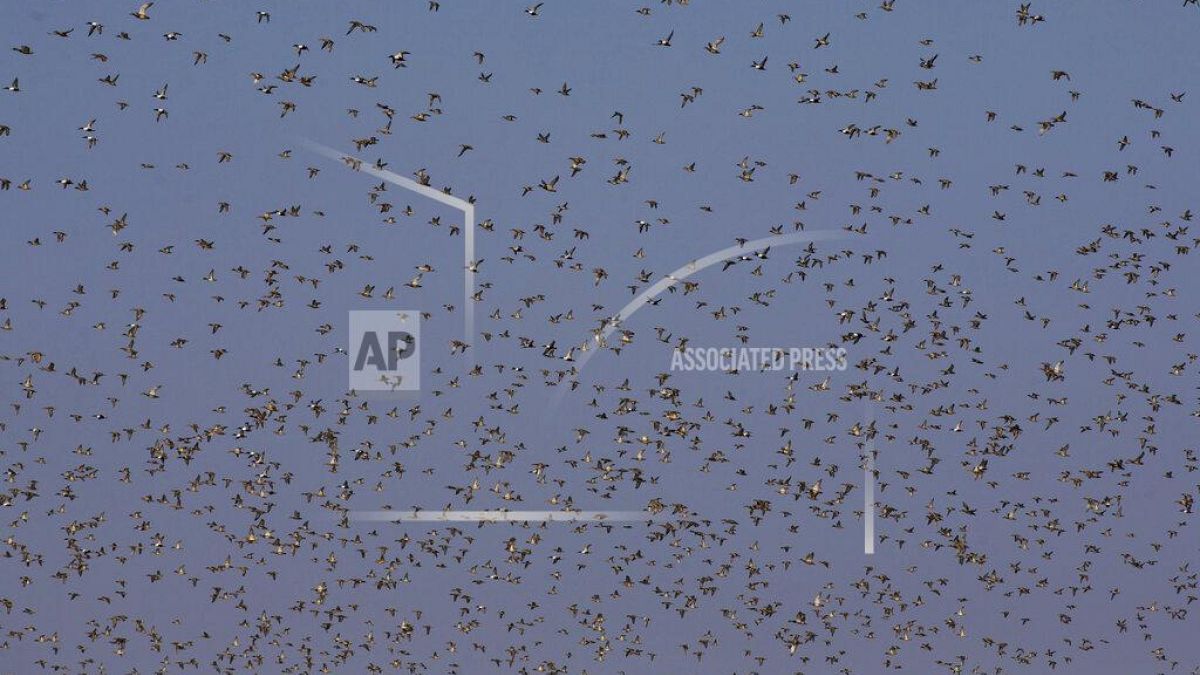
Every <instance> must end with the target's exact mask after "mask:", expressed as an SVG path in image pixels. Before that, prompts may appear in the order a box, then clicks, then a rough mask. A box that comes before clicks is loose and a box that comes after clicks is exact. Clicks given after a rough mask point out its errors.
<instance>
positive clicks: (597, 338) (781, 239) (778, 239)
mask: <svg viewBox="0 0 1200 675" xmlns="http://www.w3.org/2000/svg"><path fill="white" fill-rule="evenodd" d="M844 236H845V235H844V234H842V233H841V232H839V231H836V230H819V231H816V232H793V233H791V234H777V235H774V236H771V237H763V238H762V239H755V240H753V241H748V242H746V243H744V244H738V245H735V246H730V247H729V248H723V249H721V250H720V251H716V252H714V253H709V254H708V255H706V256H704V257H703V258H699V259H697V260H693V261H692V262H690V263H688V264H686V265H684V266H683V267H680V268H679V269H677V270H675V271H674V272H671V273H670V274H668V275H667V276H665V277H663V278H661V279H659V280H658V281H656V282H655V283H654V284H653V285H651V286H650V287H649V288H647V289H646V290H644V291H642V292H641V293H640V294H638V296H637V297H636V298H634V299H633V300H631V301H630V302H629V304H627V305H625V306H624V307H622V308H621V311H619V312H617V315H616V316H615V317H612V318H610V319H608V320H607V321H606V326H605V328H604V329H603V330H601V331H600V332H599V333H596V334H594V335H593V336H592V338H591V344H586V343H585V346H584V350H585V351H584V353H583V356H581V357H580V358H579V359H577V362H578V364H579V365H578V366H576V368H575V373H574V375H575V377H578V376H579V373H580V372H582V371H583V368H584V366H586V365H587V363H588V361H590V360H591V358H592V357H593V356H595V354H596V352H598V351H599V350H600V348H601V347H603V346H604V344H605V343H606V341H607V340H608V336H610V335H612V333H613V331H615V330H617V329H618V328H620V327H621V324H623V323H624V322H625V321H627V320H629V317H631V316H633V314H634V313H635V312H637V311H638V310H639V309H641V308H642V307H645V306H646V304H647V303H648V302H650V301H651V300H653V299H654V298H656V297H658V296H659V295H660V294H662V292H663V291H665V290H667V289H668V288H670V287H672V286H674V285H675V284H676V283H678V282H680V281H683V280H684V279H686V278H688V277H690V276H692V275H693V274H695V273H696V272H699V271H700V270H703V269H705V268H707V267H711V266H713V265H715V264H717V263H719V262H722V261H725V260H728V259H730V258H732V257H734V256H737V255H743V254H747V253H752V252H754V251H760V250H763V249H766V248H778V247H781V246H788V245H790V244H799V243H803V242H810V241H822V240H826V239H840V238H842V237H844ZM560 386H562V385H560ZM563 392H564V390H563V389H560V390H559V393H558V396H557V397H556V402H557V399H560V398H561V397H562V395H563Z"/></svg>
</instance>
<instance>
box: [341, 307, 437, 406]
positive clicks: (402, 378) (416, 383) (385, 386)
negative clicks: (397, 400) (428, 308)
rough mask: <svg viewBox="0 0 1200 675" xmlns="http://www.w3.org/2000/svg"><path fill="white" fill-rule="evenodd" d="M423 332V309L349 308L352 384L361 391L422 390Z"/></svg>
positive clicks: (351, 385) (352, 386)
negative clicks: (362, 309)
mask: <svg viewBox="0 0 1200 675" xmlns="http://www.w3.org/2000/svg"><path fill="white" fill-rule="evenodd" d="M420 336H421V313H420V312H415V311H411V310H369V311H367V310H364V311H352V312H350V346H349V353H350V388H351V389H355V390H358V391H417V390H419V389H420V388H421V347H420Z"/></svg>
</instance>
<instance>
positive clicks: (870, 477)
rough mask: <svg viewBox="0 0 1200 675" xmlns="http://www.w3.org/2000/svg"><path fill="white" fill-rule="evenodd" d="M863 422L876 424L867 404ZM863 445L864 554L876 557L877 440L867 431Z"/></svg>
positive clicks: (873, 413) (870, 407) (871, 410)
mask: <svg viewBox="0 0 1200 675" xmlns="http://www.w3.org/2000/svg"><path fill="white" fill-rule="evenodd" d="M863 420H864V421H865V422H866V423H867V426H868V427H870V426H871V425H872V424H873V423H874V422H875V409H874V408H873V407H872V406H871V404H870V403H869V402H868V403H867V409H866V412H865V414H864V415H863ZM866 438H867V442H866V443H865V444H863V453H864V455H865V458H864V459H865V461H864V462H863V553H865V554H867V555H875V438H874V436H873V435H871V433H870V431H869V430H868V431H867V435H866Z"/></svg>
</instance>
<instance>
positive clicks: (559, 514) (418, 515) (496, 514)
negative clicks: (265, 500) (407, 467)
mask: <svg viewBox="0 0 1200 675" xmlns="http://www.w3.org/2000/svg"><path fill="white" fill-rule="evenodd" d="M654 519H655V515H654V514H653V513H650V512H649V511H351V512H350V520H357V521H363V522H481V523H489V522H529V521H545V522H549V521H554V522H573V521H580V520H586V521H604V522H620V521H648V520H654Z"/></svg>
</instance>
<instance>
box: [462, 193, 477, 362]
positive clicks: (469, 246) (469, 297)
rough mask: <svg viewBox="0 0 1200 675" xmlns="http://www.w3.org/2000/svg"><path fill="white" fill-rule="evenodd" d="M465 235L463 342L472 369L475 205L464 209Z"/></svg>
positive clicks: (473, 358)
mask: <svg viewBox="0 0 1200 675" xmlns="http://www.w3.org/2000/svg"><path fill="white" fill-rule="evenodd" d="M463 235H464V237H465V242H466V246H465V247H464V253H463V258H465V261H464V262H463V265H464V266H466V270H465V271H464V274H465V275H466V276H465V277H464V278H463V288H464V290H463V296H464V297H463V312H465V313H466V316H465V318H464V323H463V342H465V343H467V344H468V345H470V346H469V347H467V351H468V354H466V355H465V356H466V357H467V364H468V365H470V366H471V367H474V366H475V347H474V345H475V340H474V338H475V273H474V272H472V271H471V266H472V265H473V264H474V263H475V205H474V204H470V203H468V204H467V206H466V207H464V208H463Z"/></svg>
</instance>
